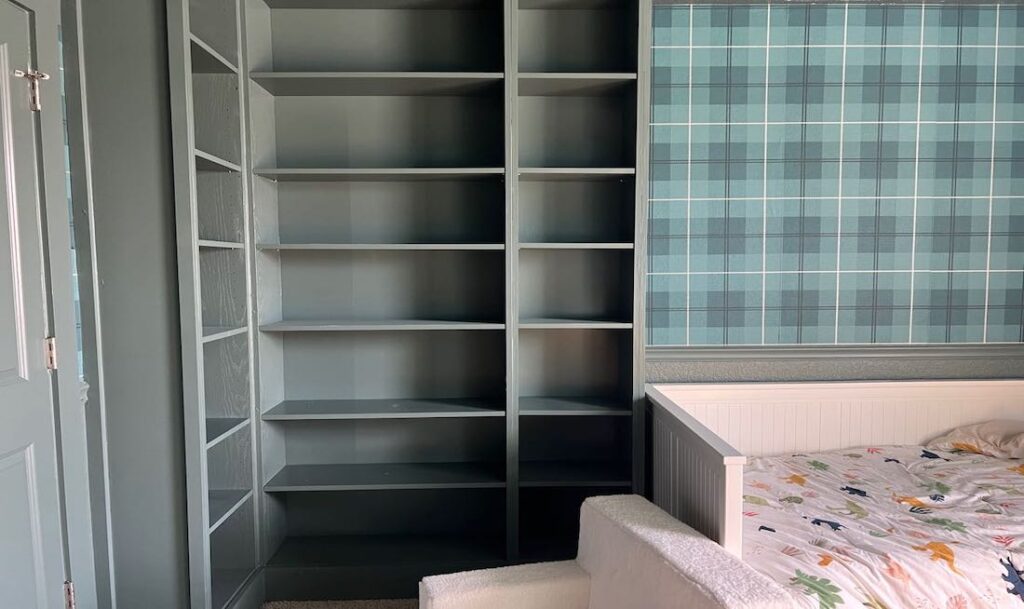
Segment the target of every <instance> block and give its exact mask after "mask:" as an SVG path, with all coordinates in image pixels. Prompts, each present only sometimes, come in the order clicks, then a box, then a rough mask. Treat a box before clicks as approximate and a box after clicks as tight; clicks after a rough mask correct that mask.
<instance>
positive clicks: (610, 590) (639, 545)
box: [577, 495, 793, 609]
mask: <svg viewBox="0 0 1024 609" xmlns="http://www.w3.org/2000/svg"><path fill="white" fill-rule="evenodd" d="M577 561H578V562H579V563H580V565H581V566H582V567H583V568H584V569H585V570H586V571H587V572H588V573H589V574H590V607H589V609H623V608H624V607H643V608H644V609H789V608H790V607H792V605H793V598H792V597H791V596H790V595H789V594H788V593H787V592H786V591H785V590H783V589H782V588H781V587H780V586H779V585H778V584H776V583H775V582H774V581H772V580H770V579H768V578H767V577H765V576H764V575H762V574H761V573H759V572H757V571H755V570H754V569H753V568H751V567H750V566H748V565H746V564H744V563H743V562H742V561H741V560H739V559H738V558H736V557H735V556H733V555H732V554H730V553H728V552H726V551H725V550H724V549H722V547H721V546H719V545H718V544H716V543H714V542H713V541H711V540H710V539H708V538H706V537H704V536H702V535H701V534H699V533H697V532H696V531H694V530H693V529H691V528H689V527H688V526H686V525H684V524H683V523H681V522H679V521H678V520H676V519H674V518H672V516H670V515H668V514H667V513H665V512H664V511H662V510H661V509H660V508H658V507H657V506H655V505H654V504H652V503H650V502H649V501H647V500H646V499H644V498H643V497H640V496H638V495H615V496H606V497H592V498H590V499H587V500H586V501H585V502H584V503H583V509H582V510H581V513H580V545H579V556H578V557H577Z"/></svg>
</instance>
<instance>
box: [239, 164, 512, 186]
mask: <svg viewBox="0 0 1024 609" xmlns="http://www.w3.org/2000/svg"><path fill="white" fill-rule="evenodd" d="M253 173H255V174H256V175H258V176H260V177H263V178H267V179H270V180H276V181H278V182H401V181H413V182H415V181H430V180H460V179H484V178H495V177H500V176H502V175H505V168H504V167H455V168H444V167H437V168H433V167H425V168H424V167H411V168H394V167H387V168H377V169H375V168H365V169H353V168H324V167H319V168H317V167H310V168H280V167H269V168H265V169H256V170H255V171H254V172H253Z"/></svg>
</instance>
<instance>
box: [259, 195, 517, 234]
mask: <svg viewBox="0 0 1024 609" xmlns="http://www.w3.org/2000/svg"><path fill="white" fill-rule="evenodd" d="M504 197H505V194H504V188H503V185H502V183H501V182H500V181H498V180H469V181H431V182H335V183H321V182H283V183H279V184H278V185H277V200H278V207H279V212H278V220H279V222H278V235H279V237H280V240H281V243H503V242H504V230H505V212H504Z"/></svg>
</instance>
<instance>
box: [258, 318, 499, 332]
mask: <svg viewBox="0 0 1024 609" xmlns="http://www.w3.org/2000/svg"><path fill="white" fill-rule="evenodd" d="M504 328H505V324H503V323H497V322H485V321H446V320H434V319H380V320H365V321H350V320H297V321H278V322H274V323H271V324H266V325H263V326H260V330H262V331H264V332H387V331H404V332H426V331H439V330H503V329H504Z"/></svg>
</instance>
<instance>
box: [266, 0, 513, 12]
mask: <svg viewBox="0 0 1024 609" xmlns="http://www.w3.org/2000/svg"><path fill="white" fill-rule="evenodd" d="M264 1H265V2H266V4H267V6H269V7H270V8H316V9H410V10H418V9H452V8H486V7H489V6H493V5H492V4H491V3H490V0H264ZM498 6H499V7H500V6H501V5H500V4H499V5H498Z"/></svg>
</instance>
